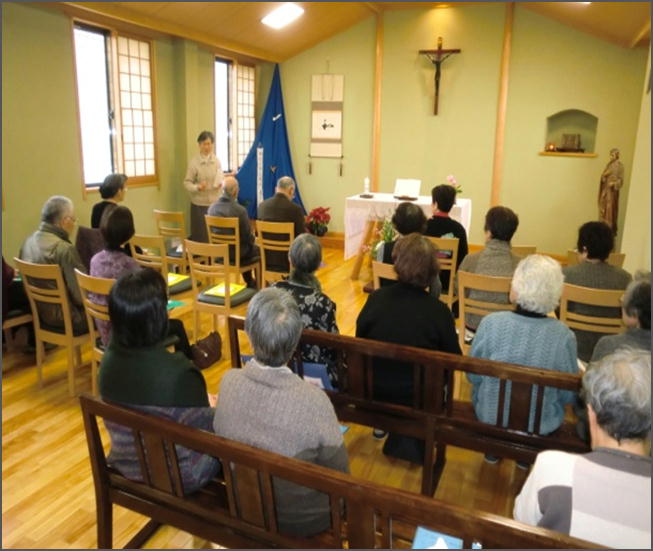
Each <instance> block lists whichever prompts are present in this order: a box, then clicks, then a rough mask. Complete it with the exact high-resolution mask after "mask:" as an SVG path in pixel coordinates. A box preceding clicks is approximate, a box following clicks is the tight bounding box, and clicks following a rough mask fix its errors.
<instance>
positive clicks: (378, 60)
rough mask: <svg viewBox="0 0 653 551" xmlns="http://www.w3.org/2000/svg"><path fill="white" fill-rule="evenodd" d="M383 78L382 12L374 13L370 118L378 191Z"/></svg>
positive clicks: (374, 181)
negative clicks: (374, 38)
mask: <svg viewBox="0 0 653 551" xmlns="http://www.w3.org/2000/svg"><path fill="white" fill-rule="evenodd" d="M382 80H383V13H377V14H376V50H375V62H374V115H373V119H372V163H371V164H372V170H371V183H372V188H371V191H379V162H380V150H381V83H382Z"/></svg>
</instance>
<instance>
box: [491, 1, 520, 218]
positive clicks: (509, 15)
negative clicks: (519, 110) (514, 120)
mask: <svg viewBox="0 0 653 551" xmlns="http://www.w3.org/2000/svg"><path fill="white" fill-rule="evenodd" d="M514 13H515V4H514V2H506V22H505V26H504V31H503V50H502V52H501V69H500V76H499V99H498V102H497V123H496V130H495V133H494V160H493V165H492V190H491V192H490V206H491V207H493V206H495V205H498V204H499V198H500V196H501V178H502V176H503V146H504V141H505V134H506V108H507V106H508V84H509V77H510V53H511V47H512V46H511V43H512V24H513V19H514Z"/></svg>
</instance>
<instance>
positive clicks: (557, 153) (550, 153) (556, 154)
mask: <svg viewBox="0 0 653 551" xmlns="http://www.w3.org/2000/svg"><path fill="white" fill-rule="evenodd" d="M538 155H542V156H543V157H588V158H591V157H596V156H597V154H596V153H571V152H564V151H540V152H539V153H538Z"/></svg>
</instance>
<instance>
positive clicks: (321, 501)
mask: <svg viewBox="0 0 653 551" xmlns="http://www.w3.org/2000/svg"><path fill="white" fill-rule="evenodd" d="M302 327H303V325H302V321H301V317H300V313H299V308H298V307H297V304H296V303H295V301H294V299H293V298H292V296H291V295H290V294H289V293H288V292H287V291H284V290H282V289H277V288H274V287H272V288H268V289H264V290H262V291H260V292H259V293H258V294H257V295H256V296H255V297H254V298H253V299H252V300H251V301H250V303H249V306H248V308H247V317H246V319H245V332H246V333H247V335H248V337H249V339H250V342H251V344H252V348H253V349H254V358H252V359H251V360H250V361H249V362H247V365H245V367H244V368H242V369H231V370H229V371H228V372H227V373H226V374H225V375H224V377H223V378H222V382H221V385H220V393H219V396H218V401H217V407H216V410H215V418H214V420H213V429H214V430H215V432H216V434H218V435H219V436H222V437H225V438H229V439H231V440H236V441H238V442H243V443H245V444H248V445H250V446H255V447H258V448H262V449H264V450H268V451H272V452H274V453H278V454H281V455H285V456H286V457H293V458H295V459H301V460H304V461H308V462H310V463H314V464H316V465H322V466H324V467H329V468H332V469H336V470H338V471H342V472H345V473H346V472H349V460H348V458H347V450H346V449H345V446H344V442H343V439H342V434H341V432H340V426H339V424H338V419H337V418H336V414H335V411H334V409H333V405H332V404H331V401H330V400H329V398H328V397H327V395H326V394H325V393H324V392H323V391H322V390H320V389H319V388H317V387H316V386H314V385H312V384H311V383H309V382H307V381H304V380H303V379H300V378H299V377H298V376H297V375H296V374H295V373H293V372H292V371H291V370H290V369H289V368H288V367H287V363H288V360H289V359H290V357H291V355H292V353H293V351H294V350H295V348H296V347H297V343H298V342H299V338H300V336H301V332H302ZM274 496H275V502H276V513H277V522H278V524H279V530H280V531H281V532H282V533H285V534H289V535H298V536H311V535H314V534H317V533H319V532H322V531H324V530H326V529H328V528H329V527H330V526H331V510H330V504H329V498H328V496H327V495H325V494H322V493H319V492H316V491H315V490H311V489H308V488H305V487H303V486H297V485H295V484H292V483H289V482H286V481H284V480H275V481H274Z"/></svg>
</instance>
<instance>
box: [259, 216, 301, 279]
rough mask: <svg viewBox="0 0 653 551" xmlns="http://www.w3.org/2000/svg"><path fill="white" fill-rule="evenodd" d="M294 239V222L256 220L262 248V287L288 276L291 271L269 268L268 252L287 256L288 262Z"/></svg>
mask: <svg viewBox="0 0 653 551" xmlns="http://www.w3.org/2000/svg"><path fill="white" fill-rule="evenodd" d="M294 239H295V226H294V224H293V223H292V222H265V221H263V220H257V221H256V243H257V244H258V246H259V248H260V250H261V273H262V276H261V287H266V286H267V284H268V283H273V282H275V281H281V280H282V279H284V278H287V277H288V275H289V272H281V271H276V270H269V269H268V262H267V260H268V258H267V257H268V254H267V253H268V252H271V253H272V254H271V255H270V256H271V257H272V256H273V255H276V256H279V257H281V256H285V259H286V262H287V258H288V253H289V251H290V245H291V244H292V242H293V240H294Z"/></svg>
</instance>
